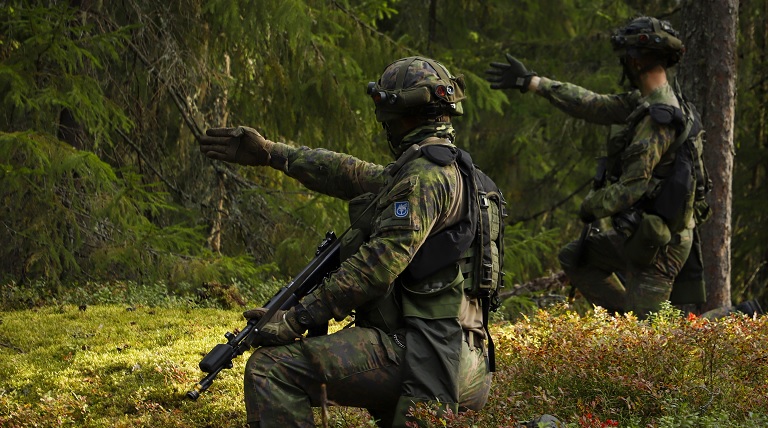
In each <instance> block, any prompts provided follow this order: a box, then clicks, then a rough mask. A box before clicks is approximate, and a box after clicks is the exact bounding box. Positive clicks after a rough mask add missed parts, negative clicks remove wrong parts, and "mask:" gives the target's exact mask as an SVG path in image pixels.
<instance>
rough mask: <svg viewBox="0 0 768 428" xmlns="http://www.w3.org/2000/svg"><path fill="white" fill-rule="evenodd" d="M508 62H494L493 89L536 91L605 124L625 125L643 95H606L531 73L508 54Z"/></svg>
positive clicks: (489, 76)
mask: <svg viewBox="0 0 768 428" xmlns="http://www.w3.org/2000/svg"><path fill="white" fill-rule="evenodd" d="M506 59H507V63H506V64H505V63H500V62H492V63H491V64H490V66H491V68H490V69H488V70H486V74H487V77H486V80H488V82H489V83H490V84H491V88H492V89H518V90H519V91H520V92H522V93H525V92H529V91H530V92H534V93H536V94H538V95H540V96H542V97H544V98H546V99H548V100H549V101H550V102H551V103H552V104H553V105H554V106H555V107H557V108H559V109H560V110H562V111H564V112H565V113H567V114H569V115H571V116H573V117H577V118H579V119H584V120H586V121H588V122H592V123H598V124H602V125H610V124H613V123H624V121H625V120H626V118H627V116H629V115H630V114H631V113H632V111H633V110H634V106H635V105H636V104H637V100H638V99H639V98H640V95H639V93H636V92H629V93H625V94H617V95H603V94H598V93H596V92H592V91H590V90H588V89H585V88H582V87H581V86H578V85H574V84H572V83H567V82H558V81H555V80H551V79H548V78H546V77H540V76H539V75H538V74H536V72H534V71H531V70H528V69H527V68H526V66H525V65H523V63H522V62H521V61H520V60H518V59H517V58H515V57H514V56H512V55H510V54H506Z"/></svg>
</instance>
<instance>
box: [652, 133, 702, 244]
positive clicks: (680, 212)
mask: <svg viewBox="0 0 768 428" xmlns="http://www.w3.org/2000/svg"><path fill="white" fill-rule="evenodd" d="M692 150H693V148H692V147H691V144H690V143H689V142H688V141H686V142H685V143H683V145H682V146H680V148H678V149H677V152H676V153H675V161H674V164H673V167H672V171H671V173H670V175H669V176H667V177H665V178H664V180H663V181H662V182H661V185H660V188H659V191H658V192H657V193H656V194H655V195H654V196H653V206H652V208H651V211H652V212H653V213H654V214H656V215H658V216H659V217H661V218H663V219H664V221H666V222H667V224H668V225H669V227H670V229H672V230H674V231H675V232H679V231H681V230H683V229H685V228H686V226H687V225H688V220H689V219H690V216H691V215H693V213H692V212H690V211H689V210H688V207H690V206H692V201H693V197H694V192H695V191H696V178H695V175H694V163H693V154H692V153H691V151H692Z"/></svg>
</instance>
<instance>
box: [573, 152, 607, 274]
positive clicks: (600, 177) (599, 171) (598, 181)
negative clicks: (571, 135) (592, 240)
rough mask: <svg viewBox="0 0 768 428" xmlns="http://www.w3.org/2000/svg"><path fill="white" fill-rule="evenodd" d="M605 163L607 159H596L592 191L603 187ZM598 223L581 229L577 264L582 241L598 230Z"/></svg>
mask: <svg viewBox="0 0 768 428" xmlns="http://www.w3.org/2000/svg"><path fill="white" fill-rule="evenodd" d="M606 161H607V159H606V158H604V157H602V158H597V168H596V170H595V176H594V177H592V188H593V189H594V190H597V189H600V188H602V187H603V186H604V185H605V177H606ZM597 225H598V222H597V221H593V222H592V223H587V224H585V225H584V228H583V229H581V235H579V241H578V242H579V244H578V248H577V250H576V251H577V253H576V254H577V258H576V260H577V261H578V263H579V264H581V262H582V259H583V258H584V241H586V240H587V238H589V235H591V234H592V232H593V231H595V230H597V231H598V232H599V230H598V229H597Z"/></svg>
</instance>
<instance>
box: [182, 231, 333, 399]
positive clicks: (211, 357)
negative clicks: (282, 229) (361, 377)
mask: <svg viewBox="0 0 768 428" xmlns="http://www.w3.org/2000/svg"><path fill="white" fill-rule="evenodd" d="M340 248H341V244H340V241H339V239H337V238H336V234H335V233H333V232H328V233H326V234H325V239H324V240H323V242H321V243H320V245H319V246H318V247H317V251H316V252H315V258H313V259H312V261H310V262H309V264H308V265H307V266H306V267H305V268H304V269H302V271H301V272H299V274H298V275H296V277H295V278H294V279H293V280H291V281H290V282H289V283H288V284H287V285H285V286H284V287H282V288H281V289H280V290H279V291H278V292H277V293H276V294H275V295H274V296H272V298H271V299H269V301H268V302H267V303H265V304H264V306H263V307H264V308H266V309H267V313H266V314H265V315H264V316H263V317H261V318H260V319H259V320H258V321H256V320H249V321H248V322H247V323H246V325H245V327H244V328H243V329H242V330H240V331H239V332H238V333H237V334H234V333H230V332H226V333H225V334H224V337H225V338H226V339H227V343H219V344H218V345H216V346H214V347H213V349H211V350H210V351H209V352H208V353H207V354H206V355H205V357H203V359H202V360H201V361H200V364H199V367H200V370H201V371H202V372H204V373H208V374H207V375H206V376H205V377H204V378H203V379H201V380H200V381H199V382H198V383H197V384H196V385H195V386H194V388H193V389H192V390H190V391H189V392H187V395H186V396H187V398H189V399H190V400H197V399H198V398H199V397H200V394H201V393H203V392H205V391H206V390H207V389H208V388H209V387H210V386H211V384H213V381H214V380H215V379H216V377H217V376H218V375H219V373H221V371H222V370H224V369H230V368H232V360H233V359H235V358H237V357H238V356H240V355H242V354H243V353H244V352H245V351H247V350H248V349H250V348H251V343H252V340H253V337H254V335H257V334H258V332H259V330H260V329H261V327H262V326H263V325H264V324H266V323H267V321H269V319H270V318H272V315H274V313H275V312H276V311H278V310H280V309H289V308H291V307H293V306H295V305H296V304H298V302H299V300H301V298H302V297H304V296H306V295H308V294H310V293H312V292H313V291H314V290H315V289H316V288H317V287H319V286H320V285H321V284H322V283H323V279H325V278H326V277H327V276H328V275H329V274H330V273H331V272H332V271H333V270H335V269H337V268H338V267H339V265H340V264H341V260H340V258H339V250H340ZM327 332H328V325H327V324H326V325H325V326H324V327H319V328H315V329H312V330H310V332H309V336H320V335H324V334H327Z"/></svg>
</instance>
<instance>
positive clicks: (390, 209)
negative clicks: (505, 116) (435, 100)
mask: <svg viewBox="0 0 768 428" xmlns="http://www.w3.org/2000/svg"><path fill="white" fill-rule="evenodd" d="M452 131H453V130H452V128H451V126H450V124H448V125H445V124H443V125H440V126H438V127H429V126H427V127H422V128H418V129H416V130H414V131H413V132H411V133H410V134H409V135H408V136H406V137H405V138H404V143H405V144H404V145H403V146H408V145H412V144H423V143H424V141H425V140H427V141H430V140H436V138H434V137H435V136H437V137H444V136H446V135H448V134H451V133H452ZM440 141H441V144H446V145H450V143H449V142H448V140H444V139H440ZM271 156H272V159H281V160H282V161H281V162H278V163H279V164H281V165H282V168H281V169H283V171H284V172H285V173H286V174H287V175H289V176H291V177H293V178H295V179H297V180H299V181H300V182H301V183H302V184H304V185H305V186H306V187H307V188H309V189H312V190H315V191H318V192H321V193H324V194H327V195H330V196H335V197H338V198H341V199H344V200H350V199H352V198H355V197H358V196H360V195H363V194H365V193H368V192H371V193H374V194H378V193H379V192H381V193H383V195H382V197H381V198H380V199H378V201H377V202H376V205H375V208H374V209H375V215H374V216H373V223H372V225H371V226H372V229H371V235H370V238H369V239H368V240H367V241H366V242H365V243H363V244H362V245H361V246H360V247H359V249H358V250H357V251H355V252H354V253H353V254H352V255H351V256H350V257H348V258H346V260H344V261H343V262H342V264H341V267H340V268H339V269H338V270H337V271H336V272H334V273H333V275H331V276H330V277H329V278H328V279H327V280H326V282H325V283H324V284H323V286H322V287H320V288H319V289H318V290H316V291H315V292H314V293H313V294H311V295H309V296H307V297H305V298H304V299H302V302H301V303H302V305H303V306H304V307H305V308H306V309H307V311H308V312H309V313H310V314H311V316H312V319H313V320H314V321H316V322H322V321H324V320H329V319H330V318H335V319H336V320H342V319H344V318H345V317H347V316H348V315H350V313H351V312H352V311H353V310H356V311H358V312H359V311H360V308H361V307H363V306H365V305H366V304H367V305H368V306H369V307H370V306H371V305H372V304H373V305H374V306H375V305H376V304H378V302H379V301H380V300H379V299H382V298H383V297H385V296H389V295H393V294H392V293H396V294H397V293H401V290H399V288H400V282H398V281H396V280H397V279H398V277H399V276H401V274H402V273H403V272H404V271H405V270H406V268H408V266H409V264H410V263H411V261H412V259H413V257H414V255H415V254H416V252H417V251H418V250H419V248H420V247H421V245H422V244H423V243H424V242H425V241H426V239H427V237H428V236H430V234H433V233H434V232H436V231H437V230H438V229H440V228H444V227H447V226H449V225H450V224H451V223H452V222H454V221H455V220H452V217H456V215H455V214H456V213H457V211H456V210H457V209H459V211H461V210H463V208H461V201H459V200H457V196H456V195H460V194H461V193H462V191H461V188H462V179H461V176H460V173H459V170H458V167H457V166H456V164H455V163H454V164H450V165H447V166H440V165H437V164H435V163H432V162H430V161H429V160H427V159H425V158H424V157H417V158H415V159H413V160H411V161H409V162H406V163H404V165H402V167H401V168H400V169H399V170H397V172H396V173H395V174H394V176H393V175H390V173H391V171H393V168H395V166H394V165H396V164H397V163H395V164H390V165H388V166H386V167H384V166H381V165H377V164H373V163H368V162H364V161H361V160H359V159H356V158H354V157H352V156H349V155H345V154H340V153H335V152H331V151H327V150H324V149H309V148H306V147H301V148H294V147H291V146H288V145H285V144H280V143H276V144H275V146H274V147H273V148H272V152H271ZM398 166H400V165H398ZM461 213H463V211H461ZM426 304H427V305H430V303H426ZM467 306H469V307H477V306H478V302H477V301H476V299H469V298H467V297H466V296H465V295H464V293H463V290H462V288H461V287H460V286H458V287H453V289H452V290H449V292H447V293H444V294H443V297H442V298H441V299H439V302H437V303H436V304H435V305H432V306H431V307H430V309H431V310H433V311H434V312H433V313H432V315H433V316H430V315H423V314H422V315H420V316H406V315H408V314H407V313H405V312H402V313H401V315H402V323H400V324H399V325H398V326H397V327H396V329H395V330H392V331H385V329H384V328H380V327H373V326H368V327H361V326H360V325H359V324H360V323H359V322H358V325H356V326H354V327H351V328H347V329H343V330H341V331H339V332H337V333H333V334H330V335H327V336H320V337H313V338H305V339H303V340H300V341H298V342H295V343H292V344H290V345H285V346H275V347H262V348H259V349H257V350H256V351H255V352H254V353H253V354H252V355H251V357H250V358H249V360H248V363H247V366H246V372H245V401H246V411H247V417H248V422H249V423H253V422H257V421H260V422H261V425H260V426H261V427H262V428H263V427H267V426H280V427H288V426H296V427H313V426H315V425H314V421H313V416H312V411H311V407H312V406H318V405H319V404H320V391H321V385H325V386H326V390H327V398H328V400H329V402H330V403H332V404H335V405H341V406H352V407H363V408H367V409H369V410H370V411H371V414H372V415H373V416H374V417H375V418H377V419H379V424H380V426H404V424H405V420H406V417H405V413H406V412H407V409H408V407H409V406H413V403H415V402H433V403H437V402H439V403H440V405H441V406H443V407H444V408H450V409H452V410H453V411H457V410H458V409H459V407H460V406H461V407H463V408H469V409H475V410H479V409H480V408H482V407H483V405H484V404H485V401H486V399H487V395H488V391H489V388H490V381H491V374H490V372H489V369H488V365H487V355H486V353H485V347H484V345H483V342H482V340H483V339H484V337H485V336H484V332H483V329H482V325H477V322H476V317H475V318H472V317H470V318H472V319H470V320H469V321H467V320H466V319H464V320H463V319H461V317H460V313H467V310H466V307H467ZM401 310H402V309H401ZM405 311H406V312H407V308H406V309H405ZM470 312H471V311H470ZM358 318H359V316H358ZM473 338H475V339H473Z"/></svg>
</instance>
